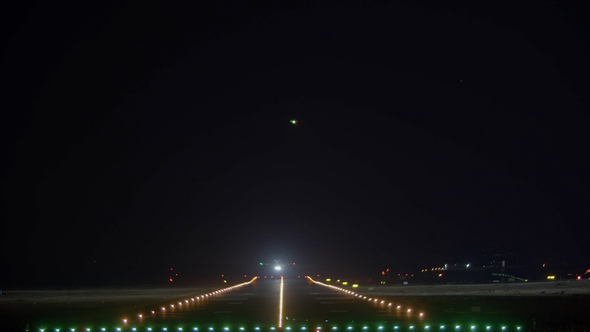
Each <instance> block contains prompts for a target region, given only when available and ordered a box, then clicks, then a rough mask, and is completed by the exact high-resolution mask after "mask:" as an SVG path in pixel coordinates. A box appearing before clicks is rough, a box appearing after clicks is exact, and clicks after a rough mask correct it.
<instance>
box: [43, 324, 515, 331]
mask: <svg viewBox="0 0 590 332" xmlns="http://www.w3.org/2000/svg"><path fill="white" fill-rule="evenodd" d="M415 328H416V326H414V325H410V326H408V330H414V329H415ZM275 329H276V328H275V327H274V326H272V327H270V330H271V331H274V330H275ZM285 329H286V330H287V331H290V330H291V327H290V326H287V327H285ZM346 329H347V330H349V331H350V330H353V327H352V326H348V327H347V328H346ZM368 329H369V327H368V326H363V327H362V330H364V331H366V330H368ZM384 329H385V328H384V327H383V326H378V327H377V330H380V331H382V330H384ZM393 329H394V330H399V329H400V326H399V325H395V326H393ZM424 329H425V330H430V329H431V326H430V325H424ZM439 329H440V330H445V329H446V326H445V325H440V326H439ZM461 329H462V327H461V325H455V330H461ZM45 330H46V329H39V332H45ZM84 330H85V331H86V332H91V329H90V328H86V329H84ZM106 330H107V329H106V328H105V327H102V328H100V331H101V332H105V331H106ZM115 330H116V331H117V332H120V331H122V328H120V327H117V328H115ZM187 330H190V329H187ZM208 330H209V331H214V330H215V329H214V328H213V327H209V329H208ZM223 330H224V331H229V330H230V328H229V327H224V328H223ZM239 330H240V331H245V328H244V327H239ZM254 330H255V331H260V327H259V326H256V327H254ZM301 330H302V331H305V330H307V327H305V326H302V327H301ZM316 330H322V327H321V326H318V327H316ZM332 330H334V331H336V330H338V327H337V326H333V327H332ZM470 330H472V331H475V330H477V326H476V325H471V326H470ZM485 330H487V331H491V330H492V326H490V325H487V326H486V328H485ZM501 330H502V331H507V330H508V327H507V326H501ZM516 330H517V331H520V330H522V327H521V326H517V327H516ZM54 331H55V332H60V331H61V329H54ZM76 331H77V329H70V332H76ZM131 331H133V332H135V331H137V328H135V327H132V328H131ZM146 331H148V332H151V331H153V329H152V328H151V327H147V328H146ZM162 331H168V328H166V327H163V328H162ZM178 331H184V329H183V328H182V327H179V328H178ZM192 331H199V328H198V327H193V328H192Z"/></svg>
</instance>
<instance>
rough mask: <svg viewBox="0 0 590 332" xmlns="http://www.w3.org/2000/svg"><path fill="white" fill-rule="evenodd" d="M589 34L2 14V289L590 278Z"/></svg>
mask: <svg viewBox="0 0 590 332" xmlns="http://www.w3.org/2000/svg"><path fill="white" fill-rule="evenodd" d="M453 3H454V2H453ZM589 14H590V6H589V5H588V4H583V3H582V2H581V1H571V2H567V4H566V3H565V2H561V1H555V2H548V1H537V2H534V5H532V4H531V5H529V6H524V5H522V6H520V7H519V6H514V4H512V5H510V6H504V5H500V4H498V3H492V2H490V3H488V4H487V5H483V4H478V5H473V4H468V3H465V4H464V5H449V4H446V5H441V4H438V2H436V1H435V2H430V3H426V2H424V3H422V4H416V3H415V2H414V1H395V2H388V1H369V2H362V3H360V2H357V1H333V2H318V3H316V4H309V3H300V2H297V1H290V2H281V1H269V2H264V1H257V2H245V1H239V2H221V1H211V2H200V1H181V2H175V3H174V4H171V3H168V2H164V1H155V2H150V1H137V2H120V1H113V2H98V3H96V4H88V3H86V2H77V3H61V4H55V3H50V2H37V3H27V2H23V3H22V4H20V5H17V6H15V7H14V8H10V10H3V14H2V16H3V19H2V21H3V23H2V24H3V32H4V36H5V38H4V39H3V40H4V42H3V49H2V68H1V73H0V77H2V81H3V84H2V85H3V86H4V87H3V89H2V90H3V91H2V96H3V97H2V99H3V103H2V112H1V114H2V120H0V123H1V128H0V130H1V135H2V137H1V139H2V145H1V146H2V150H1V155H0V160H1V164H0V166H1V169H0V172H1V173H0V176H1V177H0V181H1V185H2V188H1V194H2V206H1V207H2V209H1V212H2V215H1V218H2V226H1V230H2V231H1V233H0V236H1V237H0V241H1V257H0V258H1V260H0V264H1V266H2V268H1V270H2V273H1V274H2V276H1V278H2V280H1V282H2V283H5V284H18V283H21V284H28V285H36V284H41V283H65V284H68V283H97V284H99V283H103V282H106V281H107V280H108V281H111V282H112V281H113V279H114V278H116V277H115V276H117V275H119V276H122V275H126V276H128V275H133V276H134V277H133V278H136V280H137V282H151V281H154V280H157V278H159V277H160V273H164V272H163V271H165V270H166V269H168V267H172V266H174V267H178V268H179V269H184V270H186V271H189V270H190V271H193V272H194V271H199V270H212V271H213V270H214V271H216V272H215V273H217V271H222V270H223V269H226V268H227V266H234V267H238V268H235V270H236V271H238V270H239V269H241V268H242V267H244V269H247V267H249V266H252V265H256V264H258V262H270V261H272V260H273V259H280V260H283V261H285V262H291V261H293V262H297V263H298V264H301V265H306V266H309V267H311V268H313V269H317V270H318V271H320V270H322V271H324V270H330V269H332V270H338V271H345V270H350V271H353V270H355V271H366V272H367V274H368V273H375V271H377V273H378V271H380V269H382V268H388V267H389V268H392V269H397V270H401V269H405V270H406V271H409V270H411V269H421V268H425V267H431V266H440V265H441V264H444V263H446V262H449V263H450V262H466V261H467V260H469V259H475V258H476V257H479V256H481V253H482V252H497V253H502V254H509V253H513V254H515V255H516V256H518V257H520V258H519V259H521V260H522V261H523V262H525V263H527V264H528V263H530V264H533V263H534V264H536V263H539V262H544V261H548V260H552V261H555V262H562V261H566V262H568V264H573V265H576V264H578V265H589V264H590V246H589V245H588V243H589V240H588V236H589V234H590V204H589V203H590V192H589V190H588V188H589V185H590V178H589V176H588V169H589V166H590V163H589V162H588V153H590V149H589V143H588V142H590V130H589V129H588V128H589V126H590V116H589V115H588V110H589V107H588V106H589V105H590V94H589V93H588V92H589V91H590V81H589V79H588V78H589V77H590V65H589V61H588V59H590V42H589V40H590V39H589V36H590V25H589V23H588V22H590V17H589V16H590V15H589ZM291 119H297V120H298V121H299V122H298V123H297V124H295V125H293V124H291V123H290V122H289V120H291ZM95 261H96V263H95ZM371 269H373V270H371ZM197 275H198V274H195V276H197ZM150 276H151V277H150ZM153 276H157V278H156V277H153ZM162 280H165V279H162Z"/></svg>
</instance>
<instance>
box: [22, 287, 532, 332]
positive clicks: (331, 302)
mask: <svg viewBox="0 0 590 332" xmlns="http://www.w3.org/2000/svg"><path fill="white" fill-rule="evenodd" d="M281 284H282V287H281ZM281 288H282V296H281ZM281 299H282V301H281ZM416 304H417V303H415V302H414V304H411V302H406V303H404V302H403V300H398V299H397V298H395V297H391V296H390V297H381V298H379V297H376V298H373V297H371V296H370V295H369V294H359V293H355V292H354V291H352V290H350V289H342V288H340V287H338V286H333V285H326V284H322V283H320V282H314V281H312V280H308V279H305V278H303V276H302V277H301V278H293V279H287V278H286V279H283V280H281V279H278V278H275V279H253V280H251V281H250V282H245V283H243V284H240V285H237V286H235V287H231V288H229V287H228V288H226V289H219V290H218V291H217V292H215V291H210V292H208V293H203V294H194V296H193V295H191V297H184V298H177V299H174V300H169V301H166V302H163V303H159V304H158V305H151V306H147V307H143V308H139V309H135V308H134V309H132V310H127V311H119V312H113V313H112V314H108V315H103V316H102V317H100V318H87V319H85V318H84V317H82V318H81V317H68V314H66V313H63V314H61V315H60V313H59V312H56V313H55V315H54V316H52V317H51V318H50V319H48V318H44V319H41V320H38V321H35V322H33V323H31V324H30V326H29V328H30V330H31V331H36V332H39V331H40V330H43V332H123V331H131V332H144V331H145V332H186V331H200V332H241V331H261V332H269V331H293V332H295V331H297V332H301V331H303V332H305V331H314V332H318V331H320V332H327V331H332V332H334V331H359V332H364V331H376V332H379V331H393V332H395V331H439V332H442V331H445V332H450V331H454V332H460V331H471V332H484V331H486V332H488V331H492V332H518V331H522V330H523V329H524V326H523V323H525V322H523V321H521V320H519V319H513V318H510V317H505V316H497V315H496V316H489V315H488V316H485V317H487V318H485V319H483V320H482V319H480V318H481V317H482V315H480V314H479V313H477V312H475V313H473V315H462V316H458V315H457V314H448V313H445V310H440V308H439V309H438V310H437V309H436V308H435V309H433V308H428V307H420V305H419V303H418V305H417V306H416Z"/></svg>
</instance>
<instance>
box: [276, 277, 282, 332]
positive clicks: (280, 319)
mask: <svg viewBox="0 0 590 332" xmlns="http://www.w3.org/2000/svg"><path fill="white" fill-rule="evenodd" d="M277 267H278V268H279V269H280V267H279V266H277ZM282 326H283V276H281V291H280V295H279V328H281V327H282Z"/></svg>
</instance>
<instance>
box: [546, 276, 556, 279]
mask: <svg viewBox="0 0 590 332" xmlns="http://www.w3.org/2000/svg"><path fill="white" fill-rule="evenodd" d="M547 279H549V280H553V279H555V276H547Z"/></svg>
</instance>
